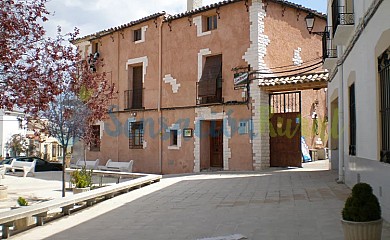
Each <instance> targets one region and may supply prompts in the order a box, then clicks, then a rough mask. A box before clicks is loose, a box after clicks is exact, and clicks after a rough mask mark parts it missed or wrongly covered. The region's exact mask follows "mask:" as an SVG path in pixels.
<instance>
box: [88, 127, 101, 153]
mask: <svg viewBox="0 0 390 240" xmlns="http://www.w3.org/2000/svg"><path fill="white" fill-rule="evenodd" d="M90 150H91V151H95V152H99V151H100V125H94V126H92V141H91V146H90Z"/></svg>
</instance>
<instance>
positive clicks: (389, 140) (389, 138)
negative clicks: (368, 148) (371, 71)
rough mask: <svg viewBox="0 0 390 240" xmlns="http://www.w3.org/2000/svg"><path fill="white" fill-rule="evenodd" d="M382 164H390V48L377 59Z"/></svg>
mask: <svg viewBox="0 0 390 240" xmlns="http://www.w3.org/2000/svg"><path fill="white" fill-rule="evenodd" d="M378 71H379V89H380V105H379V106H380V116H381V127H382V129H381V140H382V142H381V152H380V157H381V159H380V160H381V161H382V162H386V163H390V48H389V49H388V50H386V51H385V52H384V53H383V54H382V55H381V56H380V57H379V58H378Z"/></svg>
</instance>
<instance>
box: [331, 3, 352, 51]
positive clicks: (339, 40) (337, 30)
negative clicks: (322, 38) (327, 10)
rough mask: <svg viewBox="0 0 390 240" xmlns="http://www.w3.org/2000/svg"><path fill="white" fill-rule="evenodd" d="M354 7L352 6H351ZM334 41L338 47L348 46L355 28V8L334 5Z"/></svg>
mask: <svg viewBox="0 0 390 240" xmlns="http://www.w3.org/2000/svg"><path fill="white" fill-rule="evenodd" d="M350 5H351V6H352V4H350ZM332 21H333V27H334V28H333V36H334V37H333V41H334V43H335V44H337V45H346V44H347V43H348V40H349V38H350V37H351V34H352V32H353V30H354V28H355V14H354V13H353V7H349V6H348V5H347V6H338V4H337V1H334V4H333V5H332Z"/></svg>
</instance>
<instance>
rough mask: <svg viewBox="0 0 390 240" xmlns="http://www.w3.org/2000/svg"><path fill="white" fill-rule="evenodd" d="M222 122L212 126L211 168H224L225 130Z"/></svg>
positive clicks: (212, 123) (215, 122)
mask: <svg viewBox="0 0 390 240" xmlns="http://www.w3.org/2000/svg"><path fill="white" fill-rule="evenodd" d="M222 125H223V124H222V121H212V122H211V124H210V167H217V168H223V128H222Z"/></svg>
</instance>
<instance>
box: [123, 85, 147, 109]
mask: <svg viewBox="0 0 390 240" xmlns="http://www.w3.org/2000/svg"><path fill="white" fill-rule="evenodd" d="M143 91H144V90H143V89H133V90H126V91H125V110H131V109H143V101H142V100H143Z"/></svg>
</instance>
